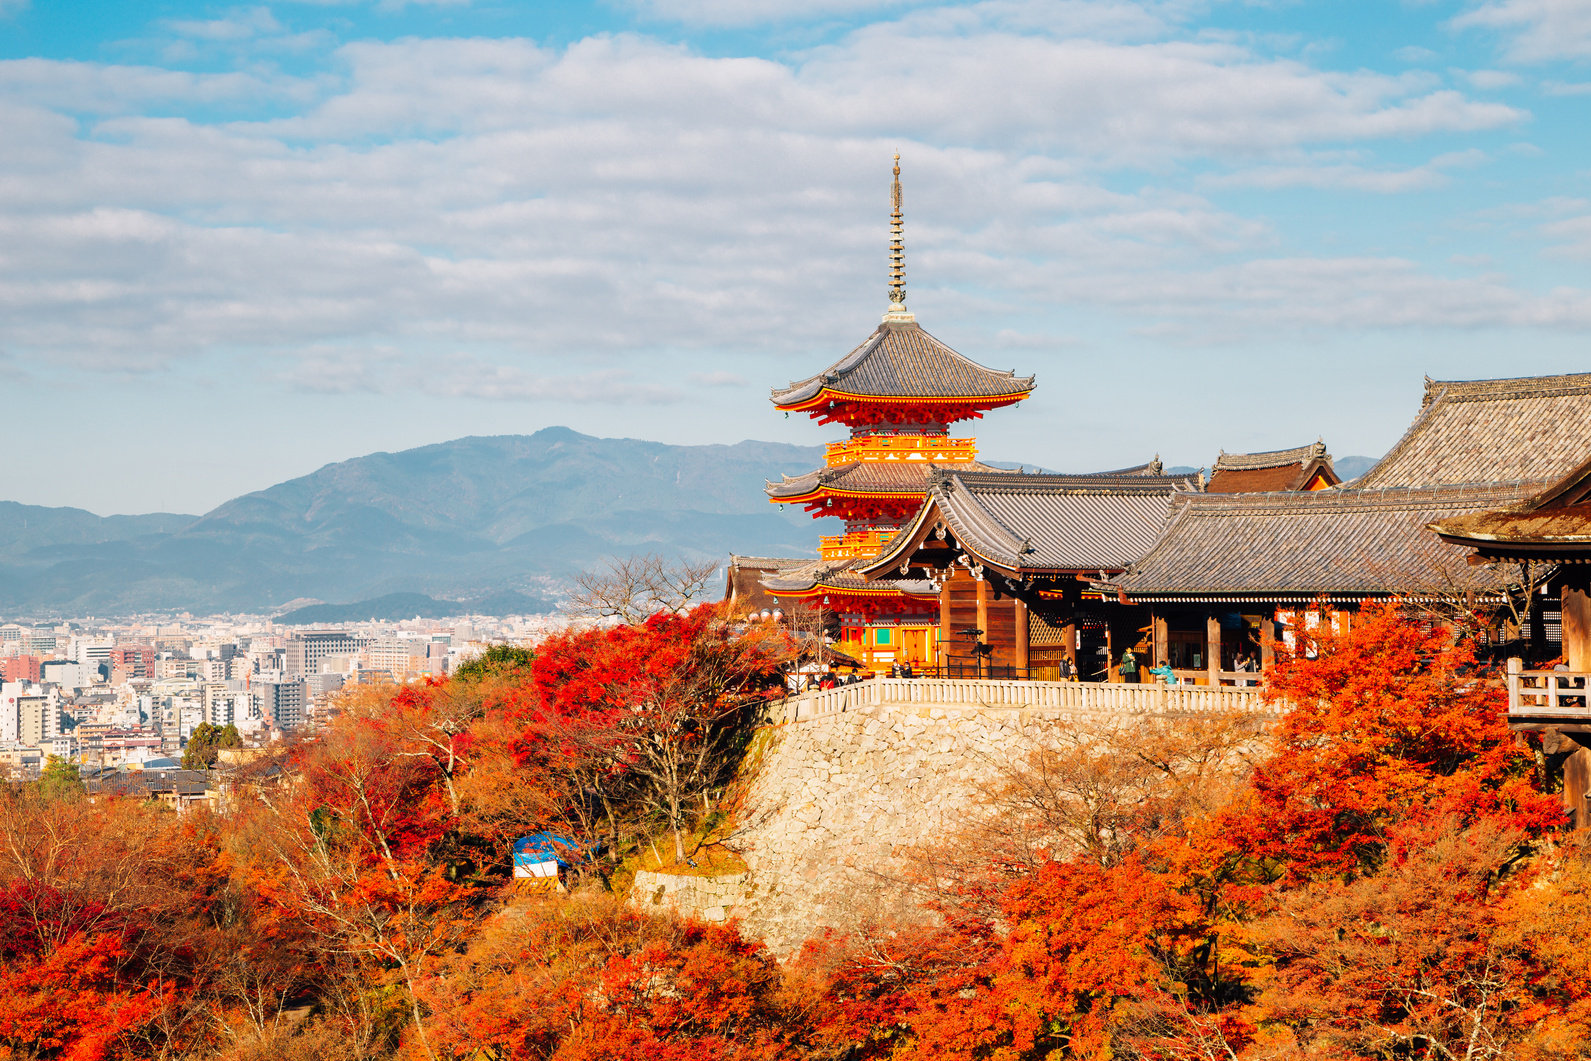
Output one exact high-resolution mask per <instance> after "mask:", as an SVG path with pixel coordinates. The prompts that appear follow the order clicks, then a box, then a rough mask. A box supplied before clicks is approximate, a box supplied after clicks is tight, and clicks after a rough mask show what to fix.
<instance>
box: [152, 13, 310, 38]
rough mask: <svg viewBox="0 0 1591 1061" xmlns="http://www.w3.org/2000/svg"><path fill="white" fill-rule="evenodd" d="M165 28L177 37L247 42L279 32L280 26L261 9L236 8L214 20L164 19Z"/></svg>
mask: <svg viewBox="0 0 1591 1061" xmlns="http://www.w3.org/2000/svg"><path fill="white" fill-rule="evenodd" d="M165 26H166V28H167V29H169V30H171V32H173V33H175V34H177V35H178V36H181V37H195V38H198V39H200V40H207V41H239V40H247V39H248V38H250V37H258V36H260V35H261V34H271V33H278V32H280V31H281V29H282V24H281V23H280V22H278V21H276V18H275V16H273V15H272V14H271V12H270V9H269V8H265V7H251V8H238V9H236V10H234V11H232V12H231V13H229V14H227V15H226V16H225V17H223V18H216V19H202V20H199V19H168V20H167V21H166V22H165Z"/></svg>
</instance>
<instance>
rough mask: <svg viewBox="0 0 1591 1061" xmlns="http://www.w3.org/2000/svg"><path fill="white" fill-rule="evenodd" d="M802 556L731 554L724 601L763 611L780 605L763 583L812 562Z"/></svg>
mask: <svg viewBox="0 0 1591 1061" xmlns="http://www.w3.org/2000/svg"><path fill="white" fill-rule="evenodd" d="M811 562H812V560H811V559H810V558H808V557H801V556H739V555H736V554H734V553H731V554H730V556H729V568H728V570H727V571H726V572H725V575H724V599H725V600H727V601H730V602H732V603H734V604H735V605H737V606H738V607H742V608H751V609H754V610H760V609H762V608H772V607H776V606H777V603H778V602H777V601H775V600H774V599H773V598H772V597H770V596H769V595H768V591H767V590H766V589H765V588H764V587H763V585H762V580H763V579H764V578H766V577H768V576H769V575H770V574H773V573H775V572H777V571H780V570H782V569H784V568H792V567H797V566H799V565H801V564H808V563H811Z"/></svg>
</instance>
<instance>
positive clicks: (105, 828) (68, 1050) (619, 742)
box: [0, 608, 1591, 1061]
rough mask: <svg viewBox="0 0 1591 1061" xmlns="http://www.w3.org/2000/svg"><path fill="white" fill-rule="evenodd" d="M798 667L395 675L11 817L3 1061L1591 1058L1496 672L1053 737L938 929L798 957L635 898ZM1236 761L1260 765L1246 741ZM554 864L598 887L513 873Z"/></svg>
mask: <svg viewBox="0 0 1591 1061" xmlns="http://www.w3.org/2000/svg"><path fill="white" fill-rule="evenodd" d="M794 647H795V646H793V645H791V644H786V643H784V642H783V641H782V639H781V638H780V637H779V636H778V635H776V634H760V635H755V636H748V635H746V634H743V633H741V632H739V631H736V630H735V629H732V628H730V627H727V626H725V625H723V624H722V623H721V622H720V621H719V620H717V619H716V618H715V617H713V616H712V614H711V613H710V612H709V611H706V610H703V611H699V612H697V613H694V614H692V615H689V616H664V617H658V618H654V619H652V620H651V621H649V622H647V623H645V624H642V625H640V626H629V627H619V628H616V629H612V630H606V631H596V632H587V633H575V634H570V635H567V636H563V637H559V638H555V639H553V640H551V641H549V642H546V643H545V644H543V645H542V646H541V647H540V649H539V650H538V651H537V652H536V653H534V655H532V654H531V653H528V652H525V651H523V650H515V649H506V648H505V649H499V650H494V651H493V652H492V653H491V654H490V655H489V656H488V657H486V658H484V659H482V660H480V661H479V662H477V663H474V664H472V665H470V666H469V667H466V668H464V669H463V670H462V671H461V673H460V674H459V675H457V676H455V677H454V678H453V679H451V680H449V681H446V682H438V683H433V684H427V685H417V686H408V687H402V688H399V687H387V688H385V689H370V688H366V689H364V690H361V691H359V692H358V693H356V694H353V695H351V696H350V698H349V699H347V700H345V701H344V704H343V707H344V712H343V714H342V715H341V716H340V717H339V718H338V719H337V720H336V722H335V723H334V724H333V725H332V727H331V728H330V729H329V730H328V731H326V732H325V733H324V734H322V735H321V736H320V737H319V738H317V739H315V740H311V741H304V742H301V743H299V744H297V745H295V746H293V747H291V748H286V749H282V750H280V751H278V752H276V753H274V754H273V755H271V756H268V757H266V758H264V759H261V760H258V761H256V762H254V763H253V764H251V765H250V766H249V767H247V768H244V769H241V770H238V771H235V772H233V773H232V774H231V775H229V785H228V792H229V795H228V800H227V803H226V805H225V806H224V807H223V808H222V812H221V813H214V814H211V813H206V812H204V811H202V810H195V811H191V812H190V813H188V814H187V815H186V816H184V817H181V818H178V817H175V816H173V815H172V814H171V813H170V812H167V811H164V810H162V809H160V808H157V807H154V806H151V805H148V804H145V803H138V802H132V801H127V800H115V799H105V798H98V799H93V800H91V799H88V798H85V795H84V793H83V791H82V788H81V785H80V784H79V783H78V782H77V781H76V780H75V778H74V777H73V776H72V771H71V770H70V769H68V768H64V767H61V766H60V765H59V764H52V767H51V769H50V770H48V771H47V773H46V777H45V778H44V780H43V781H40V782H37V783H31V784H26V785H19V786H11V787H9V788H7V789H6V790H5V791H4V794H3V801H0V839H3V841H4V842H3V843H0V908H3V915H0V925H3V927H4V935H3V937H0V1051H3V1052H4V1053H5V1056H10V1057H18V1058H22V1057H29V1058H34V1057H36V1058H73V1059H82V1061H88V1059H98V1058H105V1059H109V1058H129V1059H130V1058H149V1057H186V1058H214V1059H222V1058H225V1059H236V1061H241V1059H254V1058H262V1059H263V1058H321V1059H353V1058H386V1057H414V1058H472V1059H474V1058H486V1057H492V1058H560V1059H567V1061H575V1059H581V1061H585V1059H596V1058H603V1059H619V1058H624V1059H635V1061H641V1059H647V1061H652V1059H658V1058H669V1059H680V1061H684V1059H696V1058H725V1059H728V1058H735V1059H742V1058H743V1059H753V1058H755V1059H776V1058H789V1059H798V1058H825V1059H839V1058H850V1059H880V1061H882V1059H884V1058H908V1057H910V1058H937V1059H961V1058H966V1059H973V1058H979V1059H985V1058H989V1059H992V1058H1006V1059H1033V1061H1038V1059H1041V1058H1043V1059H1059V1058H1092V1059H1101V1061H1102V1059H1106V1058H1144V1059H1148V1058H1155V1059H1189V1061H1192V1059H1196V1058H1197V1059H1213V1058H1228V1059H1245V1061H1259V1059H1280V1058H1363V1059H1372V1058H1374V1059H1385V1058H1516V1059H1546V1058H1569V1057H1577V1056H1584V1054H1585V1052H1586V1050H1587V1049H1588V1048H1591V976H1588V975H1587V973H1588V972H1591V959H1588V958H1587V957H1586V954H1585V948H1584V947H1583V946H1581V945H1580V939H1581V925H1582V924H1583V923H1584V922H1586V920H1587V918H1588V911H1591V906H1588V904H1587V893H1588V889H1591V865H1588V863H1587V862H1586V860H1585V858H1584V856H1583V855H1582V853H1581V851H1580V848H1579V846H1578V844H1577V843H1576V842H1574V841H1573V840H1572V839H1571V838H1570V836H1569V834H1566V833H1565V832H1564V825H1565V823H1564V816H1563V811H1562V809H1561V806H1560V801H1559V798H1558V796H1557V795H1556V794H1555V793H1551V792H1545V791H1542V789H1541V787H1540V777H1541V776H1542V773H1541V771H1540V764H1539V762H1538V758H1537V750H1536V749H1533V748H1532V747H1529V746H1525V745H1521V744H1519V743H1517V742H1516V741H1515V740H1514V738H1513V737H1512V736H1511V735H1510V733H1509V731H1508V729H1507V727H1506V724H1505V719H1504V705H1503V700H1502V697H1501V694H1500V692H1499V689H1498V686H1497V684H1496V683H1495V681H1494V680H1492V679H1491V678H1490V677H1488V676H1486V675H1485V674H1483V673H1480V672H1477V670H1476V669H1475V661H1474V659H1473V657H1472V656H1471V654H1470V652H1469V651H1468V650H1467V648H1466V647H1465V646H1463V645H1455V644H1453V643H1452V642H1451V641H1450V640H1449V639H1448V637H1447V635H1446V634H1445V633H1443V632H1441V631H1436V632H1432V631H1431V630H1430V629H1428V628H1427V627H1426V626H1424V625H1423V624H1420V623H1418V622H1413V621H1409V620H1406V619H1405V618H1403V617H1401V616H1400V615H1398V614H1397V613H1396V612H1394V611H1393V610H1391V609H1390V608H1381V609H1378V610H1373V611H1369V612H1367V613H1366V614H1364V615H1363V616H1362V617H1361V621H1359V622H1357V623H1355V624H1354V626H1353V628H1352V631H1351V633H1349V634H1347V635H1345V636H1343V637H1340V638H1335V639H1333V638H1328V639H1326V640H1324V641H1322V642H1320V643H1319V644H1318V645H1317V646H1316V647H1317V648H1318V658H1315V659H1303V658H1299V659H1293V660H1284V661H1283V662H1282V663H1281V665H1280V668H1279V670H1278V671H1277V673H1276V676H1275V678H1274V681H1273V684H1272V685H1271V687H1270V691H1271V693H1272V694H1274V695H1275V696H1277V697H1278V698H1280V699H1281V700H1283V701H1285V702H1286V703H1288V704H1291V705H1295V706H1294V707H1293V708H1292V709H1291V710H1289V711H1288V712H1287V714H1286V715H1285V717H1284V718H1283V720H1282V722H1281V723H1280V726H1279V728H1278V729H1277V731H1276V732H1275V734H1274V736H1273V738H1272V740H1271V741H1270V743H1269V744H1267V745H1264V746H1255V745H1253V744H1252V741H1251V738H1252V734H1250V735H1249V736H1248V737H1245V738H1243V739H1242V740H1241V741H1239V742H1237V743H1234V730H1233V728H1232V727H1231V725H1230V724H1229V723H1228V722H1227V721H1226V720H1222V719H1220V718H1211V719H1205V720H1202V721H1190V722H1189V723H1188V725H1187V726H1186V727H1184V728H1183V729H1182V730H1181V731H1180V733H1181V737H1180V739H1177V740H1174V741H1169V742H1160V743H1157V744H1153V745H1151V744H1146V743H1144V742H1141V741H1140V742H1136V743H1135V742H1134V741H1133V739H1132V736H1133V735H1132V734H1131V733H1129V732H1127V731H1124V732H1123V733H1122V734H1121V739H1120V740H1115V741H1109V740H1108V741H1104V742H1102V743H1101V744H1099V745H1097V746H1087V745H1080V744H1077V743H1076V742H1072V743H1067V742H1063V741H1057V742H1056V743H1055V744H1054V745H1053V746H1051V747H1049V748H1047V749H1044V748H1041V749H1039V750H1038V751H1036V752H1035V754H1034V757H1033V758H1032V760H1031V761H1029V762H1025V763H1012V764H1007V765H1008V766H1009V768H1010V769H1009V778H1010V784H1009V785H1007V786H1006V787H1004V788H1003V789H1001V790H999V791H993V792H991V794H990V803H989V806H988V815H987V817H986V818H985V819H983V820H978V819H976V818H974V819H972V820H969V821H968V822H967V827H966V830H965V832H964V833H962V834H960V835H954V836H947V837H945V842H944V844H943V845H942V846H939V847H936V849H935V850H932V851H924V852H922V853H921V854H922V856H923V857H922V859H921V866H922V872H921V875H920V878H919V880H918V881H917V883H918V885H919V887H920V892H919V894H920V897H921V910H920V911H919V912H918V914H915V915H910V916H904V917H900V918H897V919H895V920H893V921H889V922H877V923H864V924H859V925H856V926H852V927H851V928H850V929H849V931H847V932H846V933H844V934H829V935H824V936H820V937H819V938H815V939H813V940H811V941H810V942H809V943H808V945H807V946H806V947H805V948H804V949H803V950H802V951H801V952H800V953H799V954H795V955H791V956H787V957H786V958H784V959H783V960H779V959H776V957H775V956H774V955H771V954H770V953H769V952H768V951H767V950H766V949H765V948H764V946H763V945H762V944H761V943H760V942H759V941H757V940H756V939H751V938H747V937H746V936H745V935H743V934H742V932H741V931H740V930H739V929H738V928H737V926H736V925H735V924H734V923H732V922H731V923H729V924H725V925H707V924H700V923H691V922H681V921H678V920H676V919H674V918H672V917H670V916H667V915H661V914H658V913H655V912H653V911H654V909H655V908H653V907H651V906H650V904H648V903H645V902H641V903H640V904H639V905H630V904H629V903H627V902H626V897H625V890H626V887H627V884H628V881H629V879H630V877H631V875H632V874H633V873H634V871H635V870H636V869H637V868H640V867H651V868H656V867H658V866H659V865H663V866H667V867H670V868H671V869H672V870H674V871H677V872H690V871H691V870H690V869H688V868H687V867H692V866H694V867H700V871H701V872H707V871H709V870H710V869H713V868H715V867H716V868H718V869H720V870H722V869H724V868H726V867H732V866H733V864H734V862H735V854H734V850H733V848H734V841H733V837H734V835H735V833H736V822H735V816H736V813H737V810H738V807H739V806H740V804H739V802H738V793H740V792H742V791H743V789H742V788H741V786H740V784H739V783H737V782H736V780H735V773H736V771H737V769H743V768H744V767H745V764H746V762H747V761H748V759H747V757H748V756H749V761H753V762H754V760H755V754H756V748H757V745H758V741H760V740H763V739H765V737H763V736H760V735H759V731H758V729H757V722H758V718H759V715H758V709H757V707H756V703H757V699H758V697H759V696H760V695H761V694H762V693H763V691H764V690H765V689H766V687H767V686H768V684H769V683H770V682H771V681H773V680H774V679H775V677H776V671H777V669H778V667H779V665H780V664H781V662H782V661H783V660H784V659H786V658H788V653H789V652H790V651H792V650H793V649H794ZM1235 753H1236V754H1235ZM525 834H546V835H549V836H551V837H555V838H556V846H557V850H559V851H560V852H561V853H562V855H563V857H564V858H565V860H566V861H567V862H568V864H569V865H568V869H567V870H566V878H565V879H566V882H567V884H568V886H569V891H568V892H567V893H564V892H559V891H554V890H551V889H550V888H545V887H537V886H535V885H531V884H529V883H528V882H524V881H521V882H519V884H518V886H516V884H515V882H514V881H513V880H512V879H511V878H510V876H509V849H510V846H511V844H512V842H513V841H514V839H515V838H516V837H519V836H522V835H525Z"/></svg>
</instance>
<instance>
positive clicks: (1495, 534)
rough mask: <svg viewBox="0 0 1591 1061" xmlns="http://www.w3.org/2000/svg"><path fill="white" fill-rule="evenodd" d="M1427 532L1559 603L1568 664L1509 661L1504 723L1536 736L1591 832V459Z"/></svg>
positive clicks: (1578, 823)
mask: <svg viewBox="0 0 1591 1061" xmlns="http://www.w3.org/2000/svg"><path fill="white" fill-rule="evenodd" d="M1431 530H1432V531H1433V532H1434V533H1436V534H1437V535H1438V536H1439V537H1440V538H1441V539H1442V540H1443V541H1444V542H1446V543H1448V544H1449V545H1452V546H1454V547H1457V548H1462V549H1467V550H1469V551H1470V552H1469V562H1470V563H1471V564H1474V565H1476V566H1477V567H1484V568H1487V569H1490V570H1498V569H1503V570H1510V569H1511V570H1512V571H1513V572H1514V573H1515V578H1516V581H1517V582H1519V583H1520V584H1522V585H1524V586H1526V587H1530V588H1532V589H1533V588H1534V587H1535V586H1536V585H1537V583H1538V581H1539V583H1540V588H1541V589H1542V590H1544V591H1546V592H1545V593H1544V594H1543V596H1546V597H1547V598H1548V599H1549V600H1550V599H1552V598H1556V599H1557V602H1558V605H1559V611H1560V614H1561V617H1562V621H1561V627H1560V628H1561V648H1562V660H1563V662H1562V663H1561V664H1559V665H1558V667H1553V668H1550V669H1539V670H1538V669H1526V667H1525V665H1524V662H1525V661H1524V660H1523V659H1521V658H1518V657H1514V658H1511V659H1510V660H1509V661H1508V721H1509V725H1510V726H1511V727H1513V728H1514V729H1515V730H1520V731H1525V732H1531V733H1537V734H1540V738H1541V748H1542V751H1543V752H1544V753H1545V754H1546V755H1547V756H1548V757H1549V761H1550V765H1551V767H1552V768H1553V769H1554V770H1555V772H1557V773H1559V774H1561V776H1562V779H1563V795H1564V805H1565V806H1566V807H1567V808H1568V810H1569V811H1570V812H1571V813H1572V814H1573V816H1574V819H1575V824H1576V826H1578V827H1579V828H1581V829H1585V828H1587V827H1591V802H1588V800H1591V458H1588V459H1587V460H1585V461H1584V462H1582V463H1581V464H1579V465H1577V466H1576V467H1575V468H1573V469H1571V470H1570V471H1569V473H1568V474H1567V475H1565V476H1564V477H1563V478H1561V479H1559V480H1558V481H1557V482H1555V483H1553V484H1552V485H1550V486H1548V487H1547V488H1546V489H1545V490H1542V491H1540V492H1539V493H1536V494H1533V495H1532V496H1530V497H1528V498H1525V499H1524V500H1523V501H1520V502H1518V503H1516V504H1513V505H1508V506H1505V507H1503V508H1500V509H1492V510H1488V511H1484V512H1473V513H1469V514H1466V515H1462V516H1453V517H1450V518H1448V519H1444V520H1440V521H1438V522H1436V523H1433V524H1432V525H1431ZM1532 595H1535V594H1534V592H1533V593H1532ZM1560 667H1561V668H1562V669H1559V668H1560Z"/></svg>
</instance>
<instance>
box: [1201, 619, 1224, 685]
mask: <svg viewBox="0 0 1591 1061" xmlns="http://www.w3.org/2000/svg"><path fill="white" fill-rule="evenodd" d="M1204 672H1205V674H1206V675H1208V680H1209V682H1210V684H1211V685H1220V684H1221V620H1220V617H1218V616H1215V615H1211V616H1208V617H1207V618H1206V619H1205V620H1204Z"/></svg>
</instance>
